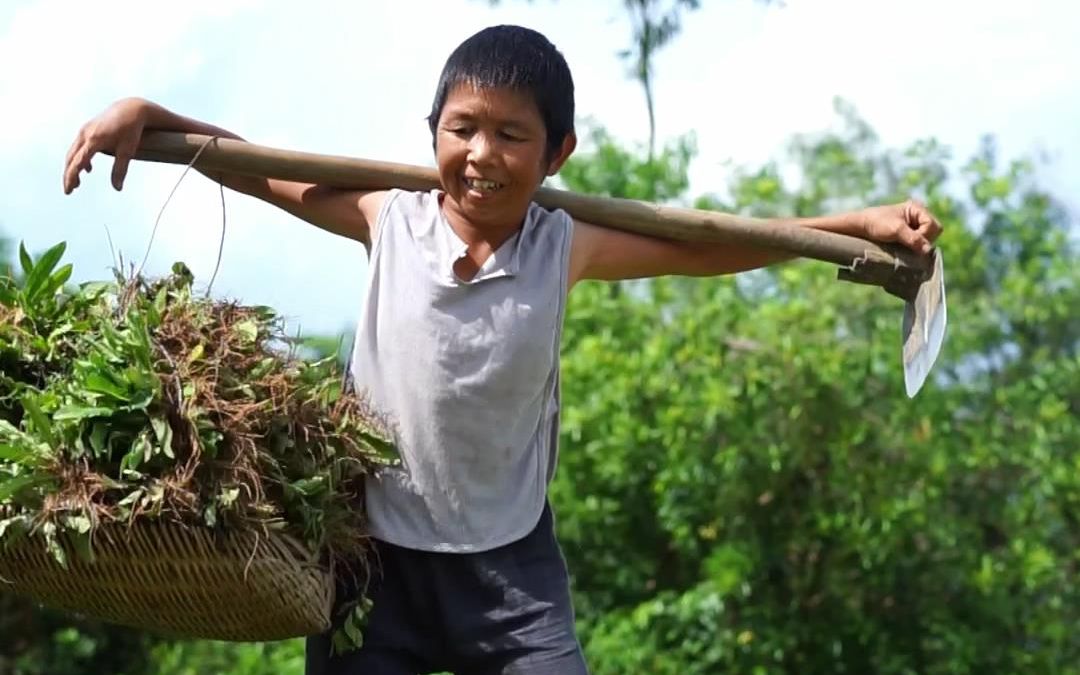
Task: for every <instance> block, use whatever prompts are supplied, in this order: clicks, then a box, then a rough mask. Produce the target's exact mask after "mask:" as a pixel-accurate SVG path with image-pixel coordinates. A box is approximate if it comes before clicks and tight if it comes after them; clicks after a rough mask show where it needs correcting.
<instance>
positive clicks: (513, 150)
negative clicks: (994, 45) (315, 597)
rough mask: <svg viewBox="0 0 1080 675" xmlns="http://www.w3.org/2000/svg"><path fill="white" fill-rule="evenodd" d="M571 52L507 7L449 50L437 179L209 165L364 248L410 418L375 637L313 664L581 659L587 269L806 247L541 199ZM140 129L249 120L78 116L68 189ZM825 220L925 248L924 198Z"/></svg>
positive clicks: (371, 322)
mask: <svg viewBox="0 0 1080 675" xmlns="http://www.w3.org/2000/svg"><path fill="white" fill-rule="evenodd" d="M573 122H574V91H573V81H572V78H571V75H570V71H569V68H568V67H567V65H566V62H565V61H564V59H563V57H562V55H561V54H560V53H559V52H558V51H557V50H556V49H555V47H554V46H552V44H551V43H550V42H548V40H547V39H546V38H545V37H543V36H542V35H540V34H539V33H536V32H534V31H531V30H528V29H524V28H519V27H513V26H498V27H494V28H489V29H486V30H483V31H481V32H480V33H477V34H476V35H474V36H472V37H471V38H469V39H468V40H466V41H465V42H464V43H462V44H461V45H460V46H459V47H458V48H457V49H456V50H455V51H454V52H453V54H451V55H450V57H449V59H448V61H447V63H446V66H445V68H444V70H443V73H442V76H441V78H440V81H439V84H438V87H437V90H436V95H435V100H434V103H433V105H432V109H431V115H430V117H429V124H430V127H431V133H432V137H433V145H434V150H435V158H436V162H437V165H438V173H439V177H440V180H441V189H437V190H432V191H430V192H426V193H409V192H404V191H400V190H390V191H376V192H362V191H350V190H339V189H331V188H327V187H323V186H319V185H305V184H299V183H295V182H288V181H279V180H266V179H258V178H250V177H243V176H235V175H220V176H212V177H213V178H214V179H215V180H219V181H220V182H222V183H223V184H225V185H226V186H228V187H230V188H232V189H234V190H238V191H240V192H243V193H246V194H249V195H253V196H255V197H258V198H260V199H263V200H265V201H268V202H270V203H272V204H275V205H277V206H279V207H281V208H283V209H285V210H287V211H289V212H290V213H293V214H294V215H296V216H298V217H299V218H301V219H303V220H306V221H308V222H310V223H312V224H314V225H317V226H319V227H321V228H323V229H326V230H328V231H330V232H333V233H335V234H339V235H342V236H344V237H348V238H351V239H355V240H357V241H359V242H361V243H362V244H364V246H365V247H366V249H367V251H368V255H369V261H370V262H369V270H368V275H369V279H368V285H367V289H366V291H365V296H366V297H365V301H364V304H363V309H362V312H361V317H360V322H359V327H358V330H357V336H356V342H355V345H354V349H353V359H352V364H351V371H352V376H353V380H354V382H355V384H356V386H357V387H358V388H359V389H361V390H362V391H365V392H366V393H367V394H368V395H369V396H370V397H371V400H372V403H373V404H374V405H375V406H376V407H377V408H381V409H383V410H384V411H385V412H387V413H388V414H389V415H390V416H391V417H392V418H394V419H395V422H396V426H397V430H396V434H397V442H398V445H399V447H400V449H401V452H402V456H403V459H404V468H403V470H401V471H394V472H386V473H385V474H384V475H381V476H379V477H376V478H372V479H370V480H369V481H368V485H367V497H366V499H367V508H368V513H369V519H370V527H371V533H372V535H373V537H374V540H375V544H374V548H375V553H376V555H377V556H378V559H379V569H380V570H381V574H379V575H378V576H377V577H376V578H375V579H373V581H372V586H371V587H370V588H369V592H370V593H371V595H372V598H373V600H374V603H375V604H374V609H373V612H372V614H371V616H370V619H369V623H368V625H367V627H366V629H365V644H364V647H363V648H362V649H360V650H358V651H356V652H353V653H350V654H345V655H342V656H331V655H330V647H329V641H328V638H327V636H325V635H323V636H316V637H312V638H310V639H309V641H308V672H309V673H327V674H329V673H335V674H343V673H358V674H359V673H364V674H375V673H394V674H399V673H400V674H404V673H416V672H431V671H439V670H453V671H455V672H458V673H529V674H537V673H558V674H560V675H572V674H573V673H584V672H586V666H585V662H584V659H583V657H582V654H581V648H580V646H579V644H578V641H577V639H576V637H575V633H574V617H573V611H572V608H571V604H570V593H569V582H568V575H567V570H566V565H565V562H564V560H563V558H562V554H561V551H560V550H559V547H558V543H557V542H556V539H555V535H554V526H553V522H552V516H551V512H550V508H549V507H548V505H547V493H546V490H547V484H548V481H549V480H550V478H551V476H552V473H553V471H554V466H555V458H556V449H557V447H556V446H557V439H558V419H559V416H558V405H559V368H558V358H559V339H560V335H561V328H562V323H563V311H564V308H565V302H566V296H567V293H568V292H569V291H570V290H571V289H572V288H573V287H574V285H575V284H576V283H577V282H578V281H581V280H583V279H608V280H615V279H630V278H639V277H650V276H660V275H668V274H680V275H712V274H726V273H734V272H739V271H743V270H749V269H753V268H757V267H761V266H764V265H768V264H772V263H775V262H779V261H781V260H785V259H787V258H789V257H790V256H786V255H784V254H779V253H776V252H773V251H768V250H763V249H758V248H754V247H748V246H739V245H702V244H699V243H694V244H686V243H680V242H672V241H664V240H659V239H652V238H647V237H642V236H638V235H634V234H629V233H625V232H620V231H615V230H611V229H605V228H600V227H597V226H594V225H591V224H589V223H585V222H580V221H574V220H572V219H571V218H570V217H569V216H568V215H567V214H565V213H564V212H561V211H555V212H550V211H547V210H544V209H542V208H540V207H539V206H537V205H536V204H535V203H533V202H532V197H533V195H534V193H535V191H536V189H537V188H538V187H539V186H540V184H541V183H542V182H543V180H544V178H545V177H546V176H551V175H554V174H555V173H556V172H558V170H559V168H560V167H561V166H562V164H563V163H564V162H565V161H566V160H567V158H568V157H569V156H570V155H571V153H572V152H573V151H574V147H575V143H576V137H575V135H574V128H573ZM144 129H166V130H172V131H184V132H192V133H202V134H210V135H217V136H222V137H230V138H237V136H236V135H235V134H232V133H230V132H227V131H225V130H223V129H219V128H217V127H214V126H211V125H209V124H205V123H202V122H198V121H195V120H191V119H188V118H184V117H181V116H179V115H176V114H174V113H171V112H169V111H167V110H165V109H164V108H162V107H160V106H157V105H154V104H152V103H150V102H147V101H143V100H139V99H125V100H122V101H119V102H117V103H115V104H113V106H111V107H110V108H109V109H107V110H106V111H105V112H104V113H102V114H101V115H100V116H99V117H97V118H95V119H94V120H91V121H90V122H88V123H87V124H86V125H85V126H84V127H83V128H82V129H81V130H80V131H79V134H78V136H77V138H76V140H75V143H74V144H73V145H72V147H71V149H70V151H69V152H68V156H67V161H66V167H65V171H64V190H65V192H68V193H70V192H71V191H72V190H73V189H74V188H75V187H77V186H78V185H79V175H80V173H81V171H84V170H85V171H89V170H90V160H91V158H92V157H93V156H94V154H95V153H97V152H101V151H109V152H111V153H113V154H114V155H115V157H116V160H115V162H114V166H113V173H112V182H113V185H114V187H115V188H116V189H118V190H119V189H120V188H121V187H122V184H123V180H124V176H125V173H126V170H127V165H128V162H129V160H130V158H131V156H132V154H133V153H134V151H135V149H136V148H137V146H138V143H139V138H140V136H141V134H142V131H143V130H144ZM789 224H790V225H791V226H792V227H812V228H818V229H824V230H831V231H834V232H842V233H845V234H849V235H854V236H860V237H863V238H867V239H872V240H875V241H881V242H885V241H899V242H901V243H903V244H905V245H907V246H909V247H910V248H912V249H914V250H915V251H917V252H919V253H926V252H928V251H929V250H930V247H931V243H932V242H933V241H934V240H935V239H936V238H937V237H938V235H939V234H940V232H941V228H940V226H939V225H938V223H937V222H936V221H935V220H934V218H933V217H932V216H931V215H930V214H929V213H928V212H927V211H926V210H925V209H924V208H922V207H921V206H920V205H917V204H914V203H910V202H909V203H906V204H902V205H895V206H887V207H875V208H871V209H866V210H863V211H860V212H856V213H847V214H841V215H835V216H827V217H821V218H812V219H800V220H792V221H790V222H789Z"/></svg>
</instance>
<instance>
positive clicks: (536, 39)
mask: <svg viewBox="0 0 1080 675" xmlns="http://www.w3.org/2000/svg"><path fill="white" fill-rule="evenodd" d="M464 83H468V84H472V85H473V86H477V87H483V88H495V87H500V88H507V89H515V90H517V91H523V92H526V93H528V94H530V95H531V96H532V97H533V100H534V101H536V107H537V108H538V109H539V110H540V117H541V118H542V119H543V120H544V128H545V130H546V131H547V150H548V155H554V154H555V152H557V151H558V149H559V148H560V147H561V146H562V143H563V140H564V139H565V138H566V137H567V136H568V135H569V134H571V133H573V131H574V79H573V77H571V75H570V67H569V66H568V65H566V59H565V58H563V55H562V54H561V53H560V52H559V50H557V49H556V48H555V45H553V44H551V42H550V41H549V40H548V39H547V38H546V37H544V36H543V35H542V34H540V33H538V32H537V31H535V30H532V29H529V28H522V27H521V26H492V27H490V28H485V29H484V30H482V31H480V32H479V33H477V34H475V35H473V36H472V37H470V38H469V39H467V40H465V41H464V42H462V43H461V44H460V45H458V48H457V49H455V50H454V51H453V53H452V54H450V57H449V58H448V59H447V60H446V65H445V66H443V71H442V75H441V76H440V77H439V85H438V87H437V88H436V90H435V100H434V101H433V102H432V104H431V114H430V115H429V116H428V126H429V127H431V136H432V142H434V139H435V132H436V127H437V126H438V124H439V116H440V115H441V114H442V109H443V106H444V105H446V99H447V97H448V96H449V95H450V92H451V91H452V90H453V89H454V87H456V86H458V85H459V84H464Z"/></svg>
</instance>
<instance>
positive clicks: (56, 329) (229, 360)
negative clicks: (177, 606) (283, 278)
mask: <svg viewBox="0 0 1080 675" xmlns="http://www.w3.org/2000/svg"><path fill="white" fill-rule="evenodd" d="M64 248H65V247H64V244H59V245H57V246H54V247H53V248H51V249H49V250H48V251H46V252H45V253H44V254H42V255H41V256H40V257H39V258H38V259H36V260H34V259H33V258H32V257H31V256H30V255H29V254H28V253H27V252H26V249H25V248H20V255H19V260H20V264H21V267H22V273H23V274H22V277H21V279H20V280H19V281H16V280H15V279H13V278H11V277H0V546H4V545H11V544H13V543H15V542H18V541H20V540H22V539H25V538H27V537H31V538H33V537H39V538H41V539H42V540H43V541H44V543H45V545H46V546H47V547H48V549H49V550H50V551H51V552H52V554H53V555H54V556H55V558H56V559H57V561H58V562H60V563H61V564H66V563H67V561H66V559H65V549H64V547H62V546H61V545H60V544H59V540H60V537H61V535H63V536H65V537H66V538H67V539H68V540H70V541H72V542H75V548H76V550H77V551H79V552H80V553H83V554H86V555H90V554H91V548H90V546H89V543H90V538H91V534H92V533H93V531H94V530H95V528H97V527H99V526H100V525H102V524H105V523H116V522H122V523H130V522H134V521H138V520H140V519H165V520H168V521H170V522H174V523H180V524H184V525H188V526H192V527H206V528H259V529H261V530H263V531H270V530H274V531H280V532H284V533H286V534H289V535H292V536H295V537H296V538H298V539H300V540H302V541H303V542H304V543H306V544H307V546H308V547H309V549H310V550H311V551H312V552H314V553H318V554H319V555H320V556H322V559H323V560H324V561H326V562H330V561H332V560H341V561H346V560H347V561H355V560H359V559H360V558H361V554H362V553H363V550H364V546H365V535H364V531H363V526H364V518H363V512H362V508H363V504H362V499H360V498H359V497H360V495H359V492H360V489H361V485H362V483H361V479H362V478H363V476H364V475H365V474H367V473H370V472H371V471H374V470H376V469H377V468H378V467H380V466H385V465H388V464H391V463H394V462H395V461H396V453H395V450H394V447H393V446H392V444H391V443H390V442H389V441H388V433H387V424H386V422H385V420H383V419H381V418H380V417H379V416H378V415H376V414H375V413H374V412H373V411H372V410H370V408H369V407H368V406H367V405H366V404H365V402H364V401H363V400H361V399H360V398H358V397H357V396H356V395H354V394H353V393H351V392H348V391H345V390H344V388H343V381H342V376H341V372H340V368H339V366H338V364H337V363H336V362H335V360H334V359H333V358H327V359H323V360H319V361H314V362H311V361H305V360H303V359H300V358H298V357H296V355H295V350H294V345H293V343H292V341H291V340H289V339H288V338H287V337H286V336H285V334H284V331H283V325H282V322H281V321H280V320H279V319H278V317H277V316H276V315H275V313H274V312H273V311H272V310H271V309H270V308H267V307H246V306H242V305H239V304H236V303H233V302H219V301H214V300H211V299H208V298H203V297H200V296H198V295H196V294H195V293H193V290H192V282H193V277H192V275H191V273H190V272H189V271H188V270H187V268H186V267H184V266H183V265H182V264H180V263H178V264H176V265H174V267H173V269H172V273H171V274H170V275H168V276H167V277H165V278H162V279H159V280H156V281H152V282H151V281H147V280H145V279H143V278H141V277H137V276H136V277H133V278H130V279H129V278H125V277H124V276H122V275H121V274H119V273H117V275H116V279H115V280H114V281H112V282H100V283H99V282H95V283H86V284H82V285H80V286H78V287H77V288H71V289H65V288H64V286H65V284H66V282H67V281H68V280H69V278H70V276H71V265H64V266H62V267H60V266H59V263H60V260H61V258H62V257H63V254H64Z"/></svg>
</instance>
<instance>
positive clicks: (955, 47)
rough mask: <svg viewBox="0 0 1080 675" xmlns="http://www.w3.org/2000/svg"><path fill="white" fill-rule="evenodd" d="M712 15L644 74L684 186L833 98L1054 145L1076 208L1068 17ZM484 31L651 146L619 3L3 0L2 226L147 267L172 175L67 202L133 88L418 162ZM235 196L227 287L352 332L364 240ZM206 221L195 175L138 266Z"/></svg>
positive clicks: (950, 7)
mask: <svg viewBox="0 0 1080 675" xmlns="http://www.w3.org/2000/svg"><path fill="white" fill-rule="evenodd" d="M703 5H704V6H705V7H704V9H702V10H701V11H699V12H696V13H692V14H689V15H687V17H686V20H685V30H684V32H683V34H682V35H681V36H680V37H679V38H677V39H676V41H675V42H674V43H673V44H672V45H671V46H670V47H669V48H668V49H667V50H666V51H664V52H663V53H662V54H661V55H660V57H659V58H658V60H657V91H656V96H657V116H658V134H659V138H660V141H661V142H662V141H663V140H665V139H670V138H673V137H674V136H677V135H679V134H681V133H684V132H686V131H690V130H693V131H695V132H696V134H697V137H698V143H699V148H700V153H699V156H698V158H697V160H696V162H695V164H694V166H693V169H692V176H693V192H695V193H698V192H703V191H708V190H717V189H722V187H723V184H724V182H725V180H726V178H727V176H728V171H729V167H730V163H732V162H733V163H734V164H745V163H759V162H762V161H765V160H767V159H769V158H771V157H775V156H777V155H778V154H779V153H780V152H781V150H782V148H783V145H784V143H785V142H786V141H787V140H788V138H789V137H790V136H791V135H792V134H793V133H796V132H806V131H815V130H820V129H822V128H824V127H825V126H827V125H829V124H830V123H832V122H833V121H834V117H833V114H832V99H833V97H834V96H835V95H840V96H843V97H844V98H846V99H847V100H849V101H851V102H852V103H854V104H855V106H856V108H857V109H858V110H859V112H860V113H861V114H862V115H863V116H864V117H865V118H866V119H867V120H868V121H869V122H870V123H871V125H872V126H873V127H874V128H875V129H876V130H877V131H878V132H879V134H880V135H881V136H882V139H883V141H884V142H885V143H886V144H889V145H901V144H904V143H907V142H910V141H911V140H913V139H915V138H920V137H925V136H931V135H932V136H936V137H937V138H938V139H939V140H941V141H942V142H944V143H945V144H947V145H949V146H951V147H952V148H953V149H954V154H955V156H956V157H958V158H961V159H963V158H966V157H967V155H968V154H969V153H970V152H971V151H972V150H973V149H974V148H975V146H976V144H977V142H978V140H979V138H980V137H981V136H982V135H983V134H984V133H993V134H995V135H996V136H997V137H998V138H999V140H1000V144H1001V149H1002V152H1003V154H1004V155H1005V156H1007V157H1011V156H1017V155H1020V154H1032V153H1040V154H1046V155H1047V156H1048V157H1049V160H1050V162H1049V163H1048V164H1047V165H1046V166H1044V167H1043V168H1042V170H1041V171H1042V175H1043V180H1044V183H1045V184H1047V185H1049V186H1051V187H1052V188H1053V189H1054V190H1055V191H1056V193H1057V194H1058V195H1059V196H1060V197H1062V198H1064V199H1066V201H1067V202H1068V203H1070V204H1071V205H1072V206H1073V207H1074V208H1075V207H1076V206H1077V204H1080V198H1078V197H1077V190H1076V188H1077V187H1078V186H1080V123H1078V120H1080V86H1078V85H1080V40H1076V39H1075V34H1076V30H1077V27H1080V3H1072V2H1068V1H1066V0H1027V1H1026V2H1022V3H1021V2H1005V1H1002V0H988V1H983V2H976V1H975V0H966V1H963V0H908V1H907V2H903V3H899V2H878V1H871V0H787V2H786V6H785V7H783V8H776V7H773V8H767V7H762V6H761V5H760V4H758V3H756V2H753V1H752V0H710V1H709V2H705V3H703ZM166 12H169V13H166ZM495 23H517V24H522V25H527V26H530V27H533V28H536V29H538V30H540V31H541V32H543V33H545V34H546V35H547V36H548V37H549V38H550V39H551V40H552V41H553V42H554V43H555V44H556V46H558V47H559V48H560V49H561V50H562V51H563V53H564V54H565V55H566V57H567V59H568V61H569V63H570V66H571V68H572V69H573V72H574V77H575V82H576V85H577V105H578V111H579V114H580V116H581V117H582V118H584V117H591V118H594V119H596V120H597V121H599V122H600V123H602V124H604V125H606V126H607V127H608V128H609V129H610V130H611V131H613V132H614V133H615V135H616V136H617V137H619V138H620V139H622V140H624V141H627V142H633V143H641V142H644V140H645V139H646V138H647V121H646V114H645V109H644V105H643V103H642V98H641V93H640V90H639V87H638V86H637V85H636V84H635V83H633V82H631V81H630V80H629V79H627V78H626V77H625V67H624V65H623V64H622V62H620V61H619V60H618V59H617V57H616V52H618V51H619V50H620V49H622V48H623V47H624V46H626V44H627V43H628V37H629V30H628V26H627V23H626V19H625V18H624V14H623V10H622V2H621V0H558V1H555V0H534V2H532V3H526V2H523V1H522V0H503V2H502V4H501V5H500V6H499V7H496V8H492V7H491V6H489V4H488V3H487V2H486V0H394V1H392V2H391V1H386V2H381V1H373V0H369V1H360V0H336V1H331V0H326V1H323V0H308V1H307V2H299V3H298V2H295V0H186V1H185V2H183V3H157V2H149V1H146V0H142V1H137V0H99V1H98V2H84V1H79V0H70V1H65V0H3V3H2V4H0V120H2V123H0V148H2V152H0V180H2V181H3V182H2V189H0V231H3V232H4V233H5V234H7V235H8V236H12V237H15V238H17V239H24V240H26V242H27V245H28V247H29V248H30V249H31V250H41V249H44V248H45V247H47V246H49V245H51V244H53V243H55V242H57V241H60V240H67V241H68V244H69V260H70V261H72V262H74V263H75V264H76V271H75V278H76V279H77V280H83V279H88V278H102V277H104V276H106V275H107V272H108V267H109V266H110V264H111V260H110V254H109V247H108V244H107V242H106V237H105V229H104V227H105V226H108V227H109V229H110V231H111V233H112V237H113V240H114V242H115V244H116V246H117V247H118V248H119V249H120V250H121V251H122V252H123V253H124V255H125V258H126V259H132V258H134V259H136V260H138V259H141V257H142V254H143V251H144V249H145V247H146V244H147V240H148V237H149V234H150V229H151V226H152V224H153V221H154V218H155V216H156V215H157V211H158V209H159V207H160V206H161V204H162V202H163V201H164V199H165V197H166V195H167V194H168V192H169V190H170V189H171V188H172V185H173V183H174V182H175V180H176V179H177V177H178V176H179V174H180V171H181V168H180V167H173V166H152V165H141V164H140V165H137V166H134V167H133V169H132V173H131V175H130V176H129V180H128V184H127V186H126V188H125V190H124V192H123V193H121V194H117V193H116V192H114V191H113V190H112V188H111V187H110V185H109V181H108V173H109V169H110V164H111V160H110V159H109V158H105V157H102V158H99V159H98V160H97V162H96V163H95V167H96V168H95V171H94V173H92V174H91V175H90V176H89V177H88V178H84V183H83V187H82V188H80V189H79V190H78V191H77V192H76V193H75V194H74V195H73V196H70V197H65V196H64V195H63V193H62V192H61V189H60V170H61V165H62V162H63V157H64V152H65V151H66V149H67V147H68V145H69V144H70V142H71V140H72V139H73V137H74V134H75V133H76V131H77V129H78V127H79V126H80V125H81V124H82V123H83V122H84V121H86V120H87V119H89V118H90V117H92V116H93V115H95V114H97V113H98V112H99V111H100V110H101V109H102V108H104V107H105V106H106V105H107V104H108V103H109V102H111V101H113V100H115V99H117V98H119V97H122V96H127V95H140V96H145V97H147V98H151V99H154V100H156V101H158V102H160V103H162V104H164V105H166V106H168V107H170V108H172V109H174V110H176V111H178V112H181V113H183V114H187V115H190V116H193V117H197V118H200V119H204V120H208V121H211V122H214V123H216V124H219V125H222V126H224V127H226V128H230V129H232V130H233V131H236V132H237V133H240V134H242V135H244V136H245V137H247V138H249V139H250V140H252V141H255V142H259V143H263V144H268V145H276V146H281V147H290V148H296V149H303V150H311V151H316V152H330V153H334V154H346V155H354V156H360V157H369V158H374V159H386V160H392V161H400V162H410V163H417V164H429V163H430V137H429V136H428V132H427V127H426V123H425V122H424V117H425V115H426V114H427V110H428V107H429V106H430V100H431V96H432V93H433V91H434V85H435V82H436V79H437V77H438V74H439V71H440V69H441V67H442V63H443V61H444V60H445V58H446V56H447V55H448V54H449V52H450V51H451V50H452V49H453V48H454V47H455V46H456V45H457V44H458V43H459V42H460V41H461V40H463V39H464V38H466V37H468V36H469V35H471V34H472V33H474V32H475V31H477V30H479V29H480V28H483V27H485V26H487V25H491V24H495ZM226 199H227V203H228V218H229V231H228V236H227V239H226V244H225V256H224V261H223V263H222V271H221V273H220V275H219V277H218V280H217V283H216V286H215V291H216V293H217V294H226V295H229V296H231V297H237V298H240V299H241V300H242V301H244V302H250V303H259V304H269V305H272V306H274V307H276V308H277V309H279V310H280V311H282V312H283V313H285V314H286V315H287V316H289V317H290V318H292V319H293V320H294V322H295V323H296V324H299V325H300V326H301V327H302V329H303V330H304V331H305V332H317V331H325V332H336V331H338V330H340V329H342V328H344V327H346V326H347V325H349V324H351V322H352V321H354V320H355V316H356V313H357V310H358V302H359V294H360V291H361V289H362V286H363V272H364V267H365V256H364V252H363V249H362V248H361V247H360V246H359V245H354V244H352V243H350V242H347V241H346V240H343V239H338V238H336V237H333V236H331V235H328V234H324V233H322V232H319V231H318V230H315V229H314V228H311V227H310V226H307V225H305V224H303V223H301V222H299V221H297V220H294V219H292V218H290V217H288V216H285V215H283V214H281V213H279V212H277V211H275V210H274V209H273V208H271V207H268V206H266V205H263V204H260V203H258V202H255V201H254V200H251V199H249V198H246V197H242V196H238V195H234V194H227V197H226ZM219 227H220V212H219V202H218V196H217V192H216V188H214V186H212V185H211V184H210V183H209V182H208V181H206V180H205V179H203V178H202V177H201V176H199V175H197V174H194V173H191V174H189V176H188V178H187V179H186V180H185V182H184V185H183V186H182V187H181V188H180V190H179V192H178V194H177V196H176V197H175V198H174V199H173V202H172V203H171V204H170V206H169V209H168V210H167V211H166V213H165V216H164V217H163V219H162V224H161V229H160V231H159V234H158V237H157V240H156V242H155V244H154V248H153V251H152V253H151V257H150V263H149V264H148V266H147V270H148V271H149V272H150V273H161V272H163V271H164V270H166V269H167V268H168V265H170V264H171V263H172V261H174V260H184V261H185V262H187V263H188V264H189V266H191V268H192V269H193V270H194V271H195V273H196V276H197V277H198V278H199V279H200V280H201V281H202V282H203V283H205V282H207V281H208V280H209V276H210V273H211V271H212V269H213V264H214V260H215V256H216V252H217V245H218V237H219ZM954 264H956V263H954Z"/></svg>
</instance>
